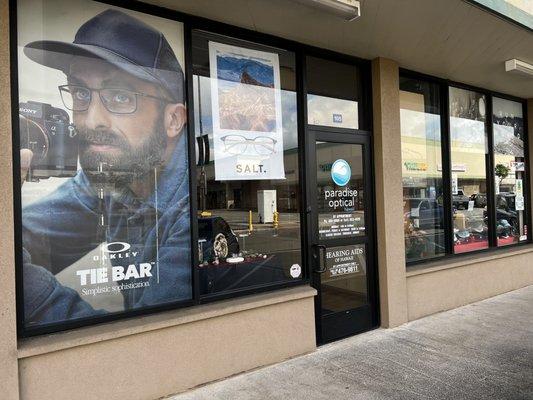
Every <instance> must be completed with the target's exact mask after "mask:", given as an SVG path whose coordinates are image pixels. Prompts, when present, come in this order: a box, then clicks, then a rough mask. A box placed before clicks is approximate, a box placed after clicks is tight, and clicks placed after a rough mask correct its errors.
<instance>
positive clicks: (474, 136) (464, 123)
mask: <svg viewBox="0 0 533 400" xmlns="http://www.w3.org/2000/svg"><path fill="white" fill-rule="evenodd" d="M450 134H451V139H452V140H453V141H459V142H462V143H463V144H464V145H465V147H470V146H471V145H472V144H482V145H484V144H485V123H484V122H483V121H475V120H473V119H467V118H457V117H450Z"/></svg>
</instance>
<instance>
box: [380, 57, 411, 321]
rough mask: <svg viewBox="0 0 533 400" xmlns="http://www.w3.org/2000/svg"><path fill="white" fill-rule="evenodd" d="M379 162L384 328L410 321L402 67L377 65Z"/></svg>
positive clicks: (384, 61) (390, 63) (387, 62)
mask: <svg viewBox="0 0 533 400" xmlns="http://www.w3.org/2000/svg"><path fill="white" fill-rule="evenodd" d="M372 90H373V94H372V97H373V107H374V110H373V111H374V132H373V134H374V163H375V177H376V204H375V207H376V216H377V249H378V264H379V268H378V273H379V291H380V307H381V326H383V327H386V328H391V327H395V326H398V325H401V324H403V323H405V322H407V281H406V273H405V272H406V271H405V242H404V231H403V189H402V168H401V165H402V149H401V140H400V92H399V70H398V64H397V63H396V62H394V61H392V60H387V59H384V58H377V59H375V60H373V61H372Z"/></svg>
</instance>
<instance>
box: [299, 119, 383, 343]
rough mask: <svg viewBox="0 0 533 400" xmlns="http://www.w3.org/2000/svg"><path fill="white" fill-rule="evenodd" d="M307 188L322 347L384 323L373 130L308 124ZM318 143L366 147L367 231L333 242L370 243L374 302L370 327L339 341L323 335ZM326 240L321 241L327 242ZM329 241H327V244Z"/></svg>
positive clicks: (370, 294) (370, 299) (369, 279)
mask: <svg viewBox="0 0 533 400" xmlns="http://www.w3.org/2000/svg"><path fill="white" fill-rule="evenodd" d="M305 139H306V140H305V143H306V144H305V153H306V162H305V183H306V184H305V187H306V193H305V195H306V204H307V207H306V210H305V211H306V213H305V215H306V227H307V228H306V242H307V243H308V246H307V249H306V250H307V254H306V256H307V257H306V259H307V260H309V262H308V276H309V277H310V282H311V285H312V286H313V287H314V288H315V289H316V290H317V292H318V293H317V296H315V304H314V306H315V330H316V338H317V344H318V345H321V344H324V343H327V342H329V341H333V340H337V339H341V338H342V337H348V336H352V335H355V334H357V333H359V332H363V331H366V330H370V329H374V328H377V327H378V326H379V324H380V306H379V279H378V259H377V246H376V239H377V237H376V229H375V226H376V213H375V206H374V205H375V192H374V188H375V185H374V161H373V142H372V135H371V132H369V131H364V130H356V129H339V128H330V127H323V126H316V125H308V126H307V129H306V138H305ZM316 141H325V142H331V143H346V144H360V145H363V148H364V153H363V171H364V172H363V174H364V180H365V182H364V190H365V192H366V193H365V199H364V204H365V232H366V235H365V237H364V238H344V239H333V240H331V242H333V241H335V242H337V243H336V244H335V245H340V246H342V245H348V244H366V252H367V255H366V256H367V257H366V264H367V290H368V302H369V303H370V305H371V306H370V314H371V315H370V321H371V324H370V327H369V328H368V329H364V330H361V331H359V332H353V333H350V334H348V335H341V336H339V337H338V338H335V339H328V338H326V337H324V336H325V335H323V317H322V308H321V302H322V297H321V279H320V274H319V273H316V272H315V267H314V262H315V261H314V257H313V253H314V245H316V244H318V243H319V240H318V226H317V220H318V219H317V198H316V187H317V183H316V168H317V154H316ZM323 242H324V241H322V242H320V243H323ZM326 242H327V241H326Z"/></svg>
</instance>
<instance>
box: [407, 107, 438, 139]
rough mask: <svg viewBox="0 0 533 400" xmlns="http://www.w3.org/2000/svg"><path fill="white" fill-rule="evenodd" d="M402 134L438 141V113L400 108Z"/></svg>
mask: <svg viewBox="0 0 533 400" xmlns="http://www.w3.org/2000/svg"><path fill="white" fill-rule="evenodd" d="M400 124H401V133H402V136H408V137H416V138H425V139H428V140H435V141H438V142H440V115H438V114H429V113H424V112H421V111H413V110H407V109H403V108H402V109H400Z"/></svg>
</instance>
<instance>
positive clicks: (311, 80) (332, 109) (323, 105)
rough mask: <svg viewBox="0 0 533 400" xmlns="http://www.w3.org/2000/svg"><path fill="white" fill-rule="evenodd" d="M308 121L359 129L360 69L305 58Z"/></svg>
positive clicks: (313, 123) (335, 126)
mask: <svg viewBox="0 0 533 400" xmlns="http://www.w3.org/2000/svg"><path fill="white" fill-rule="evenodd" d="M306 66H307V92H308V94H307V123H308V124H310V125H320V126H327V127H333V128H348V129H360V124H359V116H360V115H361V113H360V110H359V108H360V97H361V89H360V87H359V82H360V78H359V70H358V67H357V66H356V65H353V64H344V63H339V62H336V61H331V60H325V59H322V58H316V57H307V58H306Z"/></svg>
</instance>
